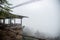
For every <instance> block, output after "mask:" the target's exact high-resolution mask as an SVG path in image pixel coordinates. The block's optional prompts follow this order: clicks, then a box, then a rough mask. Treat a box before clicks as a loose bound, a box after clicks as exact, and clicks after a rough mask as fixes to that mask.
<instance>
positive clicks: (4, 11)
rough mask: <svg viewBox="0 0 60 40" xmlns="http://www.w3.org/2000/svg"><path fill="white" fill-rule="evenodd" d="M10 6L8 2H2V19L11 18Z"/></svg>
mask: <svg viewBox="0 0 60 40" xmlns="http://www.w3.org/2000/svg"><path fill="white" fill-rule="evenodd" d="M9 5H10V4H9V2H8V1H7V0H0V18H4V17H6V16H9V13H10V12H11V8H10V7H9Z"/></svg>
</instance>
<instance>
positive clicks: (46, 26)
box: [10, 0, 59, 36]
mask: <svg viewBox="0 0 60 40" xmlns="http://www.w3.org/2000/svg"><path fill="white" fill-rule="evenodd" d="M26 1H29V0H10V3H12V4H13V6H15V5H17V4H20V3H24V2H26ZM58 7H59V4H58V0H41V1H37V2H33V3H30V4H26V5H23V6H20V7H17V8H14V9H13V13H14V14H18V15H25V16H28V17H29V18H26V19H23V25H25V26H26V27H29V28H31V29H32V30H34V31H36V30H39V31H40V32H43V33H46V34H50V35H52V36H56V35H58V28H59V11H58Z"/></svg>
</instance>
